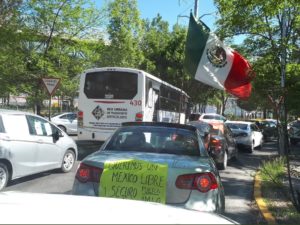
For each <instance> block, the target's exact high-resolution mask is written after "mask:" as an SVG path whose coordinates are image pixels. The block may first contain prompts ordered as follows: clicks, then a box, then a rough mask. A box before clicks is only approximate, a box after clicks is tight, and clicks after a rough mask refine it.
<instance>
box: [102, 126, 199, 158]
mask: <svg viewBox="0 0 300 225" xmlns="http://www.w3.org/2000/svg"><path fill="white" fill-rule="evenodd" d="M104 150H107V151H137V152H153V153H160V154H163V153H166V154H174V155H189V156H200V146H199V143H198V138H197V133H196V132H192V131H190V130H185V129H178V128H176V129H175V128H170V127H168V128H166V127H153V126H151V127H150V126H149V127H146V126H145V127H122V128H120V129H119V130H117V131H116V133H115V134H114V135H113V136H112V138H111V139H110V141H109V142H108V144H107V145H106V147H105V148H104Z"/></svg>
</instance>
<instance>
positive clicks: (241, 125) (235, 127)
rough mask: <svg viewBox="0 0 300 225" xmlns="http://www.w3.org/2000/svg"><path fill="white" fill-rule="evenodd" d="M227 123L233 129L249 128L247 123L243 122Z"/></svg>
mask: <svg viewBox="0 0 300 225" xmlns="http://www.w3.org/2000/svg"><path fill="white" fill-rule="evenodd" d="M226 124H227V126H228V127H229V128H230V129H233V130H247V129H248V125H247V124H242V123H226Z"/></svg>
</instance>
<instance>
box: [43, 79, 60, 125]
mask: <svg viewBox="0 0 300 225" xmlns="http://www.w3.org/2000/svg"><path fill="white" fill-rule="evenodd" d="M59 82H60V79H59V78H43V84H44V86H45V88H46V90H47V91H48V94H49V96H50V97H49V115H48V118H49V121H50V119H51V98H52V95H53V93H54V92H55V91H56V89H57V88H58V85H59Z"/></svg>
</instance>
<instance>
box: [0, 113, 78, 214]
mask: <svg viewBox="0 0 300 225" xmlns="http://www.w3.org/2000/svg"><path fill="white" fill-rule="evenodd" d="M77 155H78V153H77V145H76V143H75V142H74V140H73V139H72V138H70V137H69V136H68V135H67V134H66V133H64V132H63V131H61V130H60V129H59V128H58V127H56V126H55V125H54V124H52V123H51V122H49V121H47V120H46V119H44V118H42V117H40V116H37V115H34V114H31V113H26V112H20V111H13V110H0V190H1V189H3V188H4V187H5V186H6V184H7V182H8V181H9V180H14V179H17V178H20V177H24V176H28V175H31V174H36V173H40V172H43V171H48V170H53V169H57V168H60V169H61V170H62V172H69V171H71V169H72V168H73V166H74V163H75V161H76V157H77ZM1 215H3V214H2V213H1Z"/></svg>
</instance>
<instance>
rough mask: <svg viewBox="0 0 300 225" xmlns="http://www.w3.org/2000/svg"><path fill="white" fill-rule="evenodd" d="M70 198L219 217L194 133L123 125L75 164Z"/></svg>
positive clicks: (213, 180) (212, 175) (214, 182)
mask: <svg viewBox="0 0 300 225" xmlns="http://www.w3.org/2000/svg"><path fill="white" fill-rule="evenodd" d="M72 193H73V194H75V195H90V196H102V197H114V198H128V199H135V200H144V201H153V202H160V203H165V204H168V205H175V206H178V207H183V208H187V209H194V210H200V211H217V212H222V211H224V207H225V204H224V203H225V198H224V190H223V186H222V183H221V179H220V176H219V173H218V170H217V168H216V167H215V164H214V162H213V160H212V158H211V157H209V155H208V153H207V151H206V150H205V147H204V145H203V143H202V140H201V137H200V135H199V132H198V131H197V129H196V128H195V127H193V126H189V125H183V124H173V123H160V122H156V123H152V122H128V123H124V124H123V126H122V127H120V128H119V129H118V130H116V131H115V132H114V134H113V135H112V136H111V137H110V138H109V139H108V140H106V141H105V143H104V144H103V145H102V146H101V148H100V150H99V151H97V152H95V153H93V154H91V155H89V156H87V157H86V158H85V159H84V160H83V161H82V162H81V164H80V166H79V168H78V170H77V173H76V177H75V181H74V185H73V190H72Z"/></svg>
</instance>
